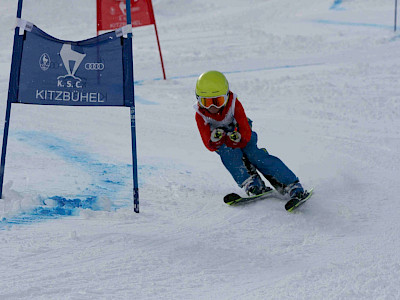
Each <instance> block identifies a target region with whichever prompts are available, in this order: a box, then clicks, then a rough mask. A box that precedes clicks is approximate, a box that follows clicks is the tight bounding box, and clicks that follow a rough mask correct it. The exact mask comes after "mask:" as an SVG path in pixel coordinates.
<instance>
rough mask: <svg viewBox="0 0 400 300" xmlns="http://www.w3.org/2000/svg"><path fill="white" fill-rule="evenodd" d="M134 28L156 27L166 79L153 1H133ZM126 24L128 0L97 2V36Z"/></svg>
mask: <svg viewBox="0 0 400 300" xmlns="http://www.w3.org/2000/svg"><path fill="white" fill-rule="evenodd" d="M131 15H132V27H139V26H146V25H154V30H155V33H156V38H157V45H158V52H159V53H160V60H161V68H162V72H163V76H164V79H166V76H165V69H164V62H163V58H162V54H161V46H160V40H159V38H158V32H157V25H156V19H155V17H154V10H153V4H152V3H151V0H132V1H131ZM125 24H126V0H97V35H98V34H99V31H101V30H115V29H117V28H120V27H123V26H125Z"/></svg>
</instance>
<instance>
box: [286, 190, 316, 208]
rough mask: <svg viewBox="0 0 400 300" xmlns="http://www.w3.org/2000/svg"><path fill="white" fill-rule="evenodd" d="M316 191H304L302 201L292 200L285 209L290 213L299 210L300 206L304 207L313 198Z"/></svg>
mask: <svg viewBox="0 0 400 300" xmlns="http://www.w3.org/2000/svg"><path fill="white" fill-rule="evenodd" d="M313 191H314V189H313V188H312V189H311V190H309V191H304V194H303V197H302V198H301V199H290V200H289V201H288V202H287V203H286V204H285V209H286V210H287V211H288V212H292V211H294V210H295V209H297V208H298V207H299V206H301V205H303V204H304V203H305V202H306V201H307V200H308V199H310V198H311V196H312V194H313Z"/></svg>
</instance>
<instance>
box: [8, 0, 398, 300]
mask: <svg viewBox="0 0 400 300" xmlns="http://www.w3.org/2000/svg"><path fill="white" fill-rule="evenodd" d="M334 2H335V1H334V0H298V1H293V0H268V1H267V0H251V1H240V0H219V1H214V0H202V1H199V0H153V5H154V10H155V13H156V20H157V25H158V31H159V35H160V41H161V47H162V52H163V56H164V63H165V67H166V73H167V77H168V78H169V79H168V80H166V81H164V80H160V78H162V73H161V68H160V61H159V56H158V49H157V44H156V39H155V36H154V29H153V28H152V27H151V26H148V27H142V28H135V29H134V68H135V69H134V70H135V81H136V83H137V84H136V85H135V95H136V101H137V109H136V113H137V143H138V164H139V183H140V201H141V204H140V208H141V213H140V214H135V213H134V212H133V209H132V205H131V203H132V179H131V176H132V174H131V146H130V145H131V144H130V127H129V110H128V109H126V108H87V107H86V108H83V107H78V108H74V107H56V106H53V107H51V106H32V105H17V104H14V105H13V106H12V111H11V123H10V135H9V142H8V152H7V160H6V169H5V181H4V182H5V185H4V197H3V198H4V199H1V200H0V220H2V222H1V223H0V253H1V255H0V257H1V258H0V299H399V298H400V286H399V278H400V254H399V248H400V240H399V234H398V232H399V227H400V222H399V217H398V212H399V209H400V202H399V197H398V186H399V168H400V157H399V150H398V149H399V148H400V122H399V117H400V96H399V95H400V93H399V89H400V88H399V84H400V60H399V51H398V49H399V47H400V39H399V36H398V34H397V33H394V32H393V29H392V26H393V18H394V11H393V9H394V1H391V0H379V1H376V0H374V1H373V0H348V1H346V0H343V1H336V2H337V5H335V6H334V7H332V6H333V4H334ZM16 6H17V1H16V0H1V2H0V11H1V18H0V29H1V30H0V32H1V33H0V45H1V48H0V99H1V102H0V103H1V104H0V118H4V115H5V107H6V99H7V89H8V80H9V70H10V64H11V54H12V42H13V34H14V30H13V26H14V24H15V14H16ZM331 8H334V9H331ZM22 17H23V18H24V19H27V20H29V21H31V22H33V23H34V24H36V25H37V26H39V27H40V28H41V29H43V30H45V31H46V32H48V33H49V34H51V35H53V36H56V37H58V38H61V39H66V40H81V39H86V38H89V37H92V36H94V35H95V34H96V27H95V26H96V25H95V24H96V10H95V1H89V0H79V1H78V0H73V1H67V0H62V1H49V0H35V1H34V0H25V1H24V8H23V13H22ZM209 69H217V70H220V71H223V72H225V74H226V76H227V78H228V80H229V82H230V85H231V89H232V90H233V91H234V92H235V93H237V94H238V97H239V99H240V100H241V102H242V103H243V105H244V107H245V109H246V112H247V115H248V116H249V117H250V118H251V119H252V120H253V121H254V124H253V126H254V129H255V130H256V131H257V133H258V135H259V143H258V144H259V146H260V147H266V148H267V149H268V151H269V152H270V153H271V154H274V155H276V156H278V157H280V158H281V159H282V160H283V161H284V162H285V163H286V164H287V165H288V166H289V167H290V168H291V169H292V170H293V171H294V172H295V173H296V175H297V176H299V177H300V179H301V181H302V183H303V185H304V186H305V187H306V188H311V187H314V188H315V194H314V196H313V198H312V199H311V200H310V201H309V202H307V204H306V205H304V206H303V207H302V208H301V209H299V211H298V212H296V213H293V214H290V213H287V212H286V211H285V209H284V204H285V201H284V200H282V199H269V200H266V201H259V202H257V203H254V204H251V205H247V206H244V207H235V208H233V207H228V206H226V205H225V204H224V203H223V201H222V198H223V196H224V195H225V194H226V193H229V192H239V193H242V191H241V190H240V189H239V188H238V187H237V186H236V185H235V183H234V181H233V179H232V178H231V177H230V175H229V173H228V172H227V171H226V170H225V169H224V168H223V166H222V164H221V163H220V160H219V157H218V155H216V154H214V153H211V152H208V151H207V150H206V149H205V148H204V146H203V145H202V142H201V139H200V137H199V134H198V132H197V127H196V124H195V121H194V111H193V109H192V104H193V102H194V101H195V97H194V86H195V82H196V78H197V76H198V75H199V74H201V73H202V72H204V71H206V70H209ZM3 120H4V119H3ZM1 124H3V122H1ZM2 132H3V130H2V127H1V134H2ZM54 196H59V197H64V198H66V199H74V198H76V197H81V198H82V197H83V198H85V197H90V196H97V197H98V198H99V201H98V203H97V205H96V206H93V207H92V208H86V209H75V210H73V211H72V216H62V215H60V216H57V215H56V216H53V217H49V218H46V217H45V216H43V215H41V214H40V213H41V210H40V209H41V208H43V203H42V201H45V202H46V203H47V204H48V205H47V206H48V207H50V208H51V207H52V203H51V201H50V200H49V199H48V198H49V197H54ZM35 212H36V215H35ZM42 213H43V212H42ZM24 218H25V219H24ZM23 220H25V221H23Z"/></svg>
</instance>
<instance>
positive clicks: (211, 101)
mask: <svg viewBox="0 0 400 300" xmlns="http://www.w3.org/2000/svg"><path fill="white" fill-rule="evenodd" d="M196 97H197V101H198V102H199V104H200V106H202V107H204V108H210V107H211V106H215V107H216V108H221V107H223V106H224V105H225V104H226V103H227V102H228V95H223V96H218V97H201V96H197V95H196Z"/></svg>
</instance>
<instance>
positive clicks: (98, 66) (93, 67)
mask: <svg viewBox="0 0 400 300" xmlns="http://www.w3.org/2000/svg"><path fill="white" fill-rule="evenodd" d="M85 69H86V70H88V71H102V70H104V64H103V63H86V64H85Z"/></svg>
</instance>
